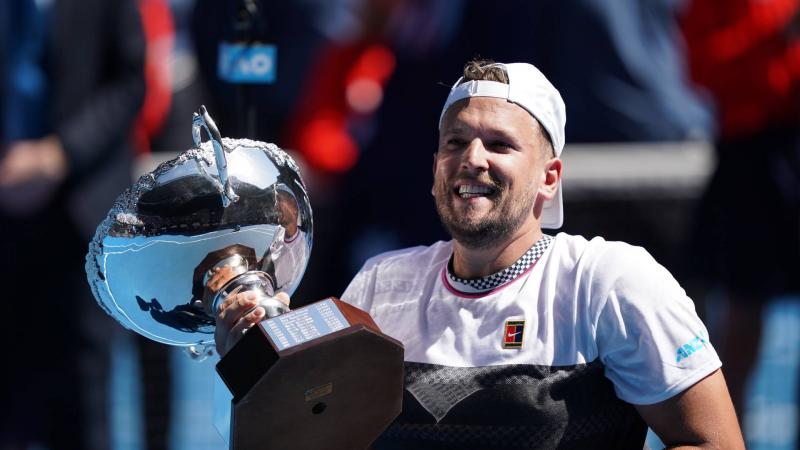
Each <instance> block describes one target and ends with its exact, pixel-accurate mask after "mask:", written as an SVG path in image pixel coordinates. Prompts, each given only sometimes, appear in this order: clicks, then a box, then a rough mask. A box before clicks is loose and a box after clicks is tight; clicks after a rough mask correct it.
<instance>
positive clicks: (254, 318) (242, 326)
mask: <svg viewBox="0 0 800 450" xmlns="http://www.w3.org/2000/svg"><path fill="white" fill-rule="evenodd" d="M265 314H266V312H265V311H264V308H256V309H254V310H253V311H251V312H249V313H247V314H246V315H245V316H244V317H242V318H241V319H240V320H239V321H238V322H236V325H234V326H233V327H232V328H231V331H230V334H228V349H230V348H231V347H233V345H234V344H235V343H236V342H238V341H239V339H241V337H242V334H244V332H245V331H247V330H249V329H250V328H252V327H253V325H255V324H257V323H258V322H260V321H261V320H262V319H263V318H264V315H265Z"/></svg>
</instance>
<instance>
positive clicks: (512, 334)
mask: <svg viewBox="0 0 800 450" xmlns="http://www.w3.org/2000/svg"><path fill="white" fill-rule="evenodd" d="M520 333H522V332H521V331H517V332H516V333H508V337H510V338H513V337H514V336H516V335H518V334H520Z"/></svg>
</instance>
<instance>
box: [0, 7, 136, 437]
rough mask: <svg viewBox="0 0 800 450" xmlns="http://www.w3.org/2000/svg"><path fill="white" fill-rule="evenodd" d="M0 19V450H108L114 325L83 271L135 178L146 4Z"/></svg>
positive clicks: (6, 14)
mask: <svg viewBox="0 0 800 450" xmlns="http://www.w3.org/2000/svg"><path fill="white" fill-rule="evenodd" d="M0 18H2V19H0V20H3V21H4V23H3V24H2V27H0V49H2V53H0V56H2V61H0V67H2V72H1V73H0V75H1V76H2V78H0V229H1V230H2V237H0V254H2V255H3V258H2V262H0V273H2V285H3V286H4V287H5V290H6V295H7V298H8V299H9V301H8V302H6V303H7V305H6V308H7V310H6V313H7V314H8V317H9V320H7V321H6V322H7V323H5V324H4V325H3V327H2V333H3V334H2V341H3V342H5V343H7V345H6V352H5V354H4V359H5V360H6V362H7V364H6V366H7V368H6V369H5V370H4V371H3V375H2V377H3V378H2V390H3V392H2V398H3V412H2V419H0V448H3V449H6V448H8V449H17V448H20V449H22V448H35V447H44V448H58V449H62V448H64V449H106V448H109V446H110V442H109V439H108V410H107V407H108V401H107V397H106V395H107V390H108V386H107V381H108V380H107V376H108V364H109V355H108V344H109V342H110V339H109V333H110V331H111V329H110V328H109V325H110V323H109V319H108V318H107V317H105V314H104V313H103V312H102V310H101V309H100V308H98V307H97V305H96V304H95V302H94V299H93V298H92V295H91V293H90V290H89V287H88V285H87V283H86V275H85V272H84V269H83V267H84V257H85V254H86V248H87V242H88V239H89V238H90V237H91V236H92V235H93V233H94V230H95V228H96V226H97V224H98V223H100V221H101V220H102V218H103V216H104V215H105V213H106V212H107V211H108V209H109V208H110V207H111V205H112V202H113V200H114V198H115V197H116V195H118V194H119V192H121V191H122V190H123V189H124V188H125V187H126V186H127V185H129V182H130V164H129V163H130V158H131V156H132V151H131V149H130V148H129V147H128V145H127V140H128V133H129V130H130V129H131V125H132V123H133V120H134V118H135V116H136V112H137V110H138V108H139V106H140V104H141V102H142V96H143V93H144V79H143V65H144V39H143V34H142V29H141V24H140V20H139V13H138V10H137V4H136V2H135V1H134V0H113V1H112V0H52V1H34V0H4V1H2V2H0ZM32 314H33V315H34V317H31V315H32Z"/></svg>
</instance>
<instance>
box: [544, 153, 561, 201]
mask: <svg viewBox="0 0 800 450" xmlns="http://www.w3.org/2000/svg"><path fill="white" fill-rule="evenodd" d="M563 169H564V164H563V163H562V162H561V160H560V159H559V158H551V159H549V160H547V161H545V163H544V181H543V182H542V184H541V185H539V194H541V195H542V197H544V198H545V199H546V200H552V199H553V198H555V196H556V192H558V183H559V181H561V173H562V170H563Z"/></svg>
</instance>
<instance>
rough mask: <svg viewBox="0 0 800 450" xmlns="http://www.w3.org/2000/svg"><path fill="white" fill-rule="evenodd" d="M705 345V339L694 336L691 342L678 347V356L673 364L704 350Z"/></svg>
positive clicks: (706, 342)
mask: <svg viewBox="0 0 800 450" xmlns="http://www.w3.org/2000/svg"><path fill="white" fill-rule="evenodd" d="M706 344H708V341H707V340H706V339H705V338H703V337H701V336H695V338H694V339H692V340H691V341H689V342H687V343H685V344H683V345H681V346H680V347H678V352H677V353H678V356H677V358H676V359H675V362H676V363H679V362H681V361H682V360H684V359H686V358H688V357H690V356H692V355H693V354H694V352H696V351H698V350H702V349H704V348H706Z"/></svg>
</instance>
